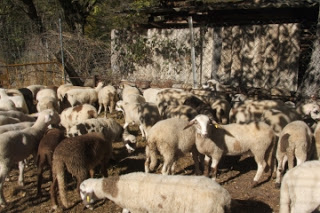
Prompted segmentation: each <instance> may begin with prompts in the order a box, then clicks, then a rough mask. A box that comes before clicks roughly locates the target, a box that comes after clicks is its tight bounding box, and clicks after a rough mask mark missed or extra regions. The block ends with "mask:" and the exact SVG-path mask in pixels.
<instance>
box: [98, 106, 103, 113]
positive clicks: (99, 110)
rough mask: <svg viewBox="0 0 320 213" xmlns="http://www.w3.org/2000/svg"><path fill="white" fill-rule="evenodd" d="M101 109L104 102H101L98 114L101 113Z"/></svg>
mask: <svg viewBox="0 0 320 213" xmlns="http://www.w3.org/2000/svg"><path fill="white" fill-rule="evenodd" d="M101 109H102V104H99V109H98V115H99V114H100V112H101Z"/></svg>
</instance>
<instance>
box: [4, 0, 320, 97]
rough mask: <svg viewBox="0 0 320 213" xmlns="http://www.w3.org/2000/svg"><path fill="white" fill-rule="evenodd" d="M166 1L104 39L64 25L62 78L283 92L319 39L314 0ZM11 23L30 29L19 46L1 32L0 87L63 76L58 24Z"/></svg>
mask: <svg viewBox="0 0 320 213" xmlns="http://www.w3.org/2000/svg"><path fill="white" fill-rule="evenodd" d="M169 2H171V3H172V4H171V5H169V6H168V7H163V8H149V9H146V10H143V11H140V12H144V13H146V14H147V15H148V18H149V20H148V23H147V24H143V25H139V26H138V27H137V26H135V27H133V28H131V29H123V30H113V31H112V33H111V38H110V42H109V43H108V44H106V43H105V42H104V43H102V42H100V41H97V40H93V41H92V40H90V41H88V39H87V38H84V37H83V38H82V37H81V38H80V37H78V35H72V34H70V33H68V32H63V41H64V45H65V46H63V47H62V48H63V50H64V52H65V53H66V56H65V62H66V63H65V66H68V64H69V65H73V67H74V68H75V70H74V73H76V74H77V75H71V74H72V73H68V74H67V78H68V81H70V79H72V78H82V81H83V80H84V79H85V78H90V77H92V76H94V75H96V76H99V79H102V80H106V81H107V80H110V79H111V78H114V77H115V76H117V78H119V79H126V80H129V81H133V82H137V81H148V82H149V83H150V85H151V86H154V87H156V86H172V85H173V84H179V85H182V86H183V85H187V86H188V85H189V86H190V85H191V86H192V85H194V84H198V85H201V84H203V83H205V82H206V81H207V80H209V79H216V80H218V81H220V82H221V83H223V84H229V85H232V86H234V87H253V88H263V89H270V88H279V89H283V90H287V91H289V92H296V91H297V90H298V88H299V87H300V86H301V84H303V79H304V78H305V74H306V71H307V69H308V67H309V62H310V60H311V56H312V54H313V52H314V51H313V50H314V41H315V40H317V39H318V40H319V38H318V37H317V33H316V32H317V31H316V30H317V22H318V16H319V3H318V2H317V1H315V0H302V1H295V0H288V1H271V2H269V1H254V3H252V1H236V3H231V2H229V3H228V2H227V3H223V2H218V3H212V4H210V5H205V4H200V3H199V2H200V1H169ZM126 12H127V13H130V12H132V11H126ZM133 12H135V11H133ZM13 28H14V30H18V31H19V30H20V33H21V34H23V35H27V34H31V33H33V36H32V37H26V36H25V37H26V40H22V41H19V42H21V43H24V44H25V45H20V46H19V45H17V43H18V42H17V41H12V40H10V38H8V37H6V36H5V35H4V34H1V35H2V36H0V47H1V50H2V51H3V52H2V53H1V54H0V61H2V63H0V72H1V81H2V86H5V85H7V86H8V87H22V86H26V85H27V84H31V83H32V84H60V83H62V82H63V73H62V68H61V64H59V63H58V61H59V62H61V55H60V51H59V49H60V44H59V43H60V40H59V29H58V28H57V27H51V28H50V29H51V31H50V33H47V34H45V35H44V34H37V33H36V32H35V30H33V28H32V27H30V29H29V28H28V26H27V25H26V26H24V27H23V28H22V27H20V26H19V27H17V26H6V28H4V30H12V29H13ZM25 28H28V29H27V30H26V29H25ZM192 34H193V39H191V38H192V36H191V35H192ZM22 38H24V36H22ZM40 41H41V42H40ZM40 43H41V44H40ZM39 44H40V45H39ZM70 44H72V46H71V45H70ZM67 45H69V46H67ZM70 47H72V48H70ZM72 51H73V52H72ZM20 53H23V54H20ZM6 79H7V80H6ZM28 79H30V80H28ZM53 79H55V80H53Z"/></svg>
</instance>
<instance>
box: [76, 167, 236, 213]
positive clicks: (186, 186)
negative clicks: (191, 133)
mask: <svg viewBox="0 0 320 213" xmlns="http://www.w3.org/2000/svg"><path fill="white" fill-rule="evenodd" d="M80 195H81V198H82V200H83V203H84V204H85V205H86V206H88V205H90V203H93V202H94V201H95V200H98V199H104V198H108V199H110V200H112V201H113V202H115V203H116V204H117V205H119V206H121V207H122V208H124V210H123V212H125V210H126V211H127V212H128V211H130V212H175V213H180V212H181V213H182V212H204V213H209V212H210V213H224V212H228V211H230V207H231V196H230V194H229V192H228V191H227V190H226V189H224V188H223V187H222V186H220V185H219V184H218V183H216V182H215V181H213V180H211V179H209V178H206V177H203V176H202V177H199V176H183V175H169V176H167V175H159V174H146V173H142V172H135V173H130V174H126V175H121V176H117V177H115V176H113V177H109V178H100V179H93V178H90V179H87V180H85V181H83V182H82V183H81V185H80Z"/></svg>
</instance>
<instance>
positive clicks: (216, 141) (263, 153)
mask: <svg viewBox="0 0 320 213" xmlns="http://www.w3.org/2000/svg"><path fill="white" fill-rule="evenodd" d="M211 123H213V124H215V125H217V123H216V122H215V121H211V120H210V119H209V117H208V116H206V115H201V114H200V115H197V116H196V117H195V118H194V119H193V120H191V121H190V122H189V123H188V124H187V125H185V127H184V129H187V128H189V127H191V126H195V129H196V133H195V135H194V137H195V144H196V147H197V150H198V151H199V153H201V154H203V155H205V172H204V174H205V175H209V176H212V177H213V178H215V177H216V173H217V166H218V163H219V161H220V159H221V157H222V155H224V154H226V155H242V154H245V153H247V152H248V151H251V153H252V154H253V156H254V159H255V161H256V163H257V166H258V169H257V172H256V175H255V177H254V178H253V184H252V187H255V186H257V184H258V181H259V179H260V177H261V175H262V173H263V171H264V170H265V169H266V168H268V167H267V166H269V167H270V168H271V175H272V173H273V171H272V170H273V168H274V165H273V163H274V160H273V157H274V150H275V144H276V140H275V139H276V136H275V134H274V133H273V130H272V128H271V127H270V126H269V125H267V124H266V123H263V122H258V123H257V122H251V123H249V124H235V123H233V124H226V125H219V126H218V128H217V127H213V126H211V125H210V124H211ZM210 159H211V160H212V163H211V172H209V161H210ZM271 175H270V176H271Z"/></svg>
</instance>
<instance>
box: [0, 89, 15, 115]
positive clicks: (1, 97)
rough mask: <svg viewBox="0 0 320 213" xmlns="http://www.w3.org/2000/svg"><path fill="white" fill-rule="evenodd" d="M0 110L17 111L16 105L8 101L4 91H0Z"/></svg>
mask: <svg viewBox="0 0 320 213" xmlns="http://www.w3.org/2000/svg"><path fill="white" fill-rule="evenodd" d="M0 110H17V108H16V105H15V104H14V102H13V101H12V100H11V99H9V97H8V95H7V94H6V92H5V90H4V89H0Z"/></svg>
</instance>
